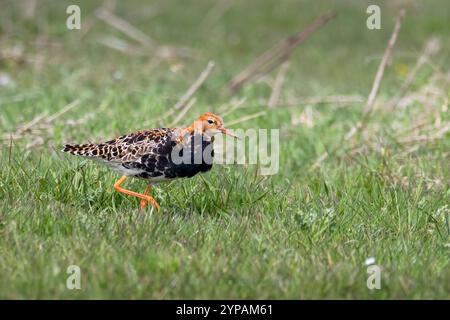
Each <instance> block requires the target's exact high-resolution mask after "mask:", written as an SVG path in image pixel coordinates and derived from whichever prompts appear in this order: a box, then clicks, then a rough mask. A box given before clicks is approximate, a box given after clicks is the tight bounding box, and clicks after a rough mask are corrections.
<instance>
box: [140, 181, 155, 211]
mask: <svg viewBox="0 0 450 320" xmlns="http://www.w3.org/2000/svg"><path fill="white" fill-rule="evenodd" d="M150 189H151V187H150V185H148V186H147V188H145V191H144V195H148V194H149V192H150ZM152 199H153V201H151V203H152V205H153V206H155V207H156V209H158V210H159V205H158V202H156V200H155V198H153V197H152ZM148 202H149V201H147V200H141V210H143V209H144V208H145V206H146V205H147V203H148Z"/></svg>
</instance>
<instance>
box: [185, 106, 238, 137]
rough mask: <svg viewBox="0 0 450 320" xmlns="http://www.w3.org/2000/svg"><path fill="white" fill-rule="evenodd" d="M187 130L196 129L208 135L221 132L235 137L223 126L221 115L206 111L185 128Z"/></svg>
mask: <svg viewBox="0 0 450 320" xmlns="http://www.w3.org/2000/svg"><path fill="white" fill-rule="evenodd" d="M186 129H187V130H188V131H189V132H191V133H192V132H193V131H197V132H202V133H207V134H208V135H214V134H217V133H223V134H226V135H229V136H231V137H234V138H237V136H235V135H234V134H232V133H231V132H230V131H229V130H228V129H226V128H225V127H224V126H223V119H222V117H220V116H218V115H215V114H214V113H211V112H206V113H204V114H202V115H201V116H200V117H198V118H197V120H195V121H194V123H193V124H192V125H191V126H189V127H187V128H186Z"/></svg>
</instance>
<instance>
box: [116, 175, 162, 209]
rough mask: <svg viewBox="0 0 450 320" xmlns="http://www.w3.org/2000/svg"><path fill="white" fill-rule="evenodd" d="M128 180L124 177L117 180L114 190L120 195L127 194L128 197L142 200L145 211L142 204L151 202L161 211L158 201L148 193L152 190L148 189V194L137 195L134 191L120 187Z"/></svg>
mask: <svg viewBox="0 0 450 320" xmlns="http://www.w3.org/2000/svg"><path fill="white" fill-rule="evenodd" d="M126 178H127V176H122V177H121V178H120V179H119V180H117V182H116V183H114V189H116V191H118V192H120V193H123V194H126V195H129V196H133V197H136V198H139V199H141V209H143V206H142V202H145V204H147V203H148V202H150V203H151V204H152V205H153V206H155V207H156V209H158V210H159V205H158V203H157V202H156V200H155V199H153V197H152V196H149V195H148V191H150V189H148V191H147V190H146V194H140V193H137V192H134V191H130V190H127V189H124V188H122V187H120V186H121V185H122V183H123V182H124V181H125V179H126ZM148 188H149V187H148ZM144 207H145V205H144Z"/></svg>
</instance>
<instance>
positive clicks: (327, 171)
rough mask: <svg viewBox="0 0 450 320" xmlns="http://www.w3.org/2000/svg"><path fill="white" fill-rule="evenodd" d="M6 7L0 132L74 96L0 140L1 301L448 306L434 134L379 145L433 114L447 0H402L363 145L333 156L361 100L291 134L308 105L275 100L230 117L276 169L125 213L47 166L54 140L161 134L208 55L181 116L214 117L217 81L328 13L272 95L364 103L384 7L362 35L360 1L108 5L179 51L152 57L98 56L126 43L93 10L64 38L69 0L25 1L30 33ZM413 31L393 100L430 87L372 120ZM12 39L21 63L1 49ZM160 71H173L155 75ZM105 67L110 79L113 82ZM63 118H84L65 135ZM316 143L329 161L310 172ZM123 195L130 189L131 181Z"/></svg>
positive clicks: (104, 184)
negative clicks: (424, 54) (27, 131)
mask: <svg viewBox="0 0 450 320" xmlns="http://www.w3.org/2000/svg"><path fill="white" fill-rule="evenodd" d="M10 2H11V5H9V6H7V7H6V6H5V8H4V10H3V9H2V13H1V14H0V27H1V29H0V36H1V41H0V50H1V51H2V53H3V54H2V57H3V58H1V59H0V70H1V72H2V73H3V74H7V75H9V77H10V78H11V79H12V81H13V82H14V84H11V85H6V86H1V87H0V127H1V129H0V134H4V133H6V132H10V131H13V130H14V129H15V128H16V127H17V126H19V125H21V124H23V123H26V122H29V121H30V120H32V119H33V118H34V117H36V116H37V115H39V114H41V113H43V112H48V113H49V114H52V113H54V112H57V111H58V110H60V109H61V108H62V107H63V106H64V105H66V104H68V103H70V102H71V101H74V100H75V99H79V100H80V105H79V106H78V107H76V108H75V109H73V110H72V111H70V112H69V113H67V114H65V115H63V116H61V117H60V118H57V119H56V121H55V122H54V124H53V126H52V128H51V130H50V131H45V130H44V131H42V134H41V135H42V137H43V141H42V144H41V145H37V146H35V147H33V148H26V146H27V144H29V143H30V142H32V141H33V136H30V135H27V136H25V138H23V139H17V140H14V141H13V142H12V143H10V141H4V143H3V145H2V146H1V155H0V161H1V164H2V165H1V169H0V239H1V240H0V273H1V277H0V297H2V298H10V299H17V298H37V299H40V298H50V299H56V298H68V299H80V298H126V299H128V298H153V299H165V298H214V299H217V298H257V299H260V298H276V299H278V298H292V299H311V298H340V299H349V298H357V299H372V298H374V299H395V298H426V299H429V298H443V299H448V298H450V268H449V261H450V201H449V199H450V188H449V184H450V166H449V159H450V156H449V155H450V153H449V150H450V135H449V134H448V132H447V133H446V134H445V135H443V136H442V137H440V138H439V139H436V140H430V141H428V142H421V143H418V142H417V143H415V144H413V146H415V147H416V148H415V149H412V150H409V149H410V147H411V145H407V146H405V145H402V144H401V143H399V139H400V138H401V137H400V136H399V135H398V132H400V131H401V130H407V129H408V128H410V127H412V126H414V125H416V124H417V121H419V120H424V121H426V122H427V123H431V124H432V125H433V126H437V125H438V124H439V123H441V124H442V123H445V122H449V120H450V116H449V113H448V99H449V87H448V83H445V82H444V81H443V80H442V78H439V79H441V80H439V79H438V80H432V79H433V76H435V75H436V74H438V75H439V74H440V75H441V76H442V74H445V73H447V74H448V70H449V60H448V57H449V43H450V41H449V40H450V32H449V28H448V21H449V18H450V17H449V12H448V10H444V9H445V8H447V7H448V4H447V2H446V1H432V2H431V1H430V2H429V1H427V2H425V1H421V2H417V5H416V6H415V7H411V8H409V11H408V12H407V16H406V19H405V22H404V24H403V26H402V29H401V31H400V35H399V39H398V43H397V45H396V48H395V55H394V57H393V59H392V61H391V64H390V65H389V66H388V69H387V70H386V73H385V77H384V79H383V83H382V86H381V90H380V93H379V96H378V100H377V108H376V111H375V112H374V113H373V115H372V117H371V119H370V121H369V124H368V127H367V130H366V131H365V134H364V137H365V138H366V139H368V140H370V141H378V142H379V143H380V145H382V146H383V148H382V149H378V150H377V149H369V150H368V151H367V152H363V153H357V154H352V153H351V152H349V150H348V148H349V147H350V142H348V141H347V142H346V141H345V140H344V136H345V134H346V133H347V132H348V131H349V130H350V128H351V127H352V126H353V125H354V124H355V123H356V122H357V121H358V120H359V119H360V117H361V113H362V111H361V110H362V108H363V105H362V104H359V103H355V104H352V105H349V106H345V107H340V106H337V105H334V104H329V105H313V106H312V107H311V106H310V108H312V109H311V110H312V115H313V123H314V125H313V126H312V127H308V126H306V125H302V124H300V125H292V124H291V119H293V118H298V117H299V116H300V114H301V113H302V112H303V111H304V110H305V108H308V107H305V106H298V107H290V108H288V107H284V106H280V107H278V108H275V109H270V110H267V114H266V115H265V116H263V117H259V118H256V119H254V120H251V121H247V122H243V123H242V124H241V125H242V127H243V128H279V129H280V171H279V172H278V174H276V175H273V176H265V177H262V176H258V175H257V174H256V173H257V167H255V166H238V165H230V166H219V165H216V166H214V167H213V170H212V171H211V172H209V173H207V174H205V175H203V176H196V177H194V178H193V179H190V180H183V181H176V182H173V183H169V184H161V185H159V186H157V187H156V188H155V189H154V193H155V197H156V199H157V200H158V201H159V203H160V204H161V207H162V210H161V211H160V212H159V213H153V214H150V212H148V213H146V214H141V213H139V212H138V210H137V207H138V202H137V200H135V199H132V198H127V197H124V196H122V195H121V194H118V193H116V192H115V191H114V190H113V188H112V185H113V183H114V181H115V180H116V179H117V178H118V175H117V174H116V173H114V172H112V171H110V170H108V169H107V168H104V167H101V166H99V165H98V164H96V163H93V162H89V161H86V160H83V159H79V158H75V157H71V156H68V155H65V154H62V153H61V152H60V151H59V149H60V146H61V144H63V143H64V142H68V141H70V142H85V141H102V140H104V139H109V138H113V137H115V136H117V135H120V134H123V133H127V132H131V131H133V130H138V129H143V128H146V127H153V126H160V125H164V124H167V123H156V119H157V118H158V116H159V115H160V114H162V113H163V112H165V111H166V110H167V109H168V108H170V107H171V106H172V105H173V104H174V103H175V102H176V101H177V100H178V98H179V97H180V96H181V95H182V94H183V93H184V92H185V91H186V89H187V88H188V87H189V85H190V83H192V81H193V80H194V79H195V78H196V77H197V75H198V74H199V73H200V72H201V70H202V69H203V68H204V67H205V65H206V63H207V61H208V60H211V59H212V60H214V61H215V62H216V68H215V70H214V72H213V74H212V75H211V76H210V77H209V78H208V80H207V81H206V83H205V85H204V86H203V87H202V88H201V89H200V90H199V91H198V92H197V94H196V98H197V102H196V104H195V106H194V107H193V108H192V111H191V112H190V113H189V114H188V115H187V116H186V118H185V120H184V122H185V123H189V122H191V121H192V120H193V119H194V118H195V117H196V116H197V115H198V114H200V113H202V112H205V111H215V112H218V110H219V108H220V106H221V105H222V104H224V103H228V102H229V100H230V97H229V95H228V94H227V91H226V86H227V81H229V80H230V78H231V77H232V76H233V75H235V74H236V73H237V72H239V71H240V70H241V69H242V68H243V67H245V66H246V65H247V64H248V63H250V62H251V61H252V59H254V58H255V57H256V56H257V55H258V54H259V53H260V52H262V51H263V50H265V49H267V48H269V47H270V46H271V45H272V44H274V43H276V42H277V41H279V39H280V38H283V37H285V36H287V35H291V34H293V33H295V32H297V31H298V30H301V29H302V28H303V27H305V26H306V25H307V24H308V23H309V22H310V21H311V20H312V19H314V17H316V16H318V15H319V14H321V13H323V12H326V11H331V10H336V11H337V12H338V17H337V18H336V20H335V21H332V22H330V23H329V25H327V26H325V27H324V28H322V29H321V30H319V31H318V32H317V33H316V34H314V35H313V36H312V37H311V38H310V39H308V40H307V41H306V42H305V43H304V44H302V45H301V46H300V47H299V48H298V49H297V51H296V52H295V54H294V55H293V57H292V59H291V63H290V68H289V72H288V75H287V79H286V82H285V86H284V90H283V95H284V96H285V97H298V96H326V95H338V94H359V95H362V96H367V94H368V92H369V91H370V87H371V84H372V81H373V77H374V74H375V72H376V68H377V66H378V63H379V60H380V57H381V55H382V53H383V51H384V48H385V46H386V43H387V41H388V39H389V36H390V33H391V31H392V28H393V25H394V19H395V15H396V13H397V11H398V7H397V6H396V5H395V4H396V3H397V2H395V1H389V2H380V5H381V7H382V30H379V31H369V30H367V29H366V27H365V19H366V17H367V15H366V13H365V9H366V7H367V4H366V3H363V2H359V1H339V2H333V1H314V2H313V1H300V2H299V1H282V4H280V5H279V4H277V2H275V1H274V2H269V1H256V0H252V1H246V2H243V1H242V2H241V1H234V2H233V5H232V7H231V8H230V9H229V10H228V11H226V12H225V13H224V14H223V16H221V17H220V18H218V19H217V20H216V19H214V15H213V14H212V13H211V11H210V10H211V8H212V7H213V4H212V3H211V2H210V1H195V2H189V3H188V2H186V1H167V2H166V1H153V2H151V3H150V4H146V5H141V6H139V5H138V4H140V2H138V1H134V2H133V3H128V2H127V4H125V3H119V4H118V7H117V8H116V11H115V12H116V13H117V14H118V15H119V16H121V17H123V18H124V19H126V20H127V21H129V22H130V23H132V24H133V25H135V26H136V27H138V28H139V29H141V30H143V31H144V32H146V33H147V34H149V35H150V36H151V37H153V38H154V40H155V41H157V42H158V43H163V44H170V45H174V46H179V47H187V48H189V51H190V54H191V56H190V57H189V58H186V59H180V60H174V61H170V62H167V61H160V60H158V59H157V58H155V56H154V55H153V54H152V53H148V54H146V55H144V56H134V55H127V54H124V53H121V52H117V51H114V50H111V49H108V48H106V47H105V46H103V45H102V44H100V43H99V42H98V40H99V39H102V38H104V37H105V36H111V35H114V36H117V37H120V38H121V39H123V40H126V41H129V42H130V43H133V41H132V40H130V39H129V38H127V37H126V36H124V35H122V34H120V33H119V32H118V31H117V30H114V29H113V28H111V27H110V26H108V25H106V24H105V23H103V22H101V21H98V20H95V19H93V18H92V17H93V11H94V10H95V9H96V8H97V7H98V6H100V4H101V2H94V1H89V2H87V1H86V2H81V3H80V6H81V10H82V30H83V27H86V25H87V21H88V20H89V19H93V20H92V21H96V22H95V24H93V25H92V29H90V31H89V32H87V33H86V34H84V35H81V34H80V32H79V31H69V30H67V29H66V28H65V18H66V14H65V8H66V6H67V5H68V4H72V2H67V1H58V2H56V1H54V2H50V1H44V2H43V3H41V4H40V6H39V7H38V9H37V12H36V16H35V19H33V20H29V21H25V20H24V19H23V18H22V7H21V6H20V5H19V4H18V3H17V2H15V1H10ZM208 12H209V14H208ZM213 12H214V11H213ZM152 14H153V15H152ZM150 16H152V17H151V18H150ZM84 23H86V24H84ZM432 35H434V36H438V37H440V39H441V44H442V48H441V50H440V51H439V52H438V53H437V54H436V55H435V56H433V57H432V64H426V65H425V66H424V67H423V68H422V69H421V70H420V72H419V73H418V75H417V77H416V79H415V81H414V83H413V85H412V88H411V91H413V92H422V91H420V90H421V89H423V88H424V86H426V85H430V86H432V90H430V91H429V93H428V95H427V96H426V97H427V98H426V99H425V100H424V101H422V102H421V101H414V102H413V103H412V104H410V105H409V106H408V107H406V108H397V109H396V110H394V111H389V110H385V109H384V108H383V106H384V102H386V101H388V100H389V98H390V97H392V96H393V95H394V94H395V93H396V92H397V91H398V89H399V87H400V85H401V83H402V82H403V81H404V79H405V74H404V73H402V72H401V70H402V68H405V67H406V68H408V69H411V68H412V67H413V65H414V63H415V61H416V59H417V57H418V55H419V54H420V52H421V49H422V46H423V44H424V42H425V41H426V40H427V39H428V38H429V37H430V36H432ZM18 46H21V47H22V49H23V53H22V55H21V57H22V58H23V60H24V61H22V62H20V61H17V59H14V58H11V56H10V55H9V56H5V54H4V53H5V52H10V51H11V50H12V48H14V47H16V48H18ZM19 60H20V59H19ZM174 64H181V65H182V66H183V68H182V69H181V71H178V72H173V71H171V69H170V68H171V65H172V67H173V65H174ZM117 71H119V72H121V73H122V75H123V77H122V79H121V80H114V77H113V75H114V73H116V72H117ZM270 76H271V77H272V78H273V76H274V74H271V75H270ZM436 91H438V92H444V95H443V96H442V95H435V94H433V92H436ZM269 95H270V87H268V86H267V84H265V83H264V82H262V83H254V84H251V85H249V86H247V87H245V88H244V90H243V91H242V92H240V93H239V94H238V96H239V97H246V102H245V104H244V106H243V108H240V109H238V110H236V111H235V112H233V113H231V114H230V115H228V116H226V117H225V122H227V121H228V122H230V121H232V120H234V119H238V118H240V117H242V116H244V115H248V114H252V113H255V112H258V111H261V110H266V107H265V105H264V101H267V99H268V96H269ZM68 119H71V120H74V121H77V120H80V119H81V120H84V121H82V122H80V123H79V124H76V125H68V124H67V123H66V121H67V120H68ZM236 127H237V126H236ZM359 139H360V143H363V144H365V142H364V141H366V140H362V139H363V138H361V137H360V138H359ZM327 150H328V151H332V150H336V152H335V153H334V154H331V155H330V156H329V157H328V158H327V159H325V160H324V161H323V162H322V163H321V164H320V165H319V166H318V167H315V168H313V164H314V163H315V162H316V160H317V158H318V157H320V155H321V154H323V152H325V151H327ZM127 186H129V187H130V188H131V189H133V190H142V189H143V188H144V186H145V184H144V182H143V181H137V180H136V181H130V182H127ZM368 257H375V259H376V263H377V264H378V265H379V266H380V267H381V270H382V271H381V272H382V273H381V277H382V278H381V286H382V287H381V289H380V290H369V289H368V288H367V287H366V280H367V276H368V275H367V273H366V266H365V265H364V261H365V260H366V258H368ZM72 264H75V265H78V266H80V268H81V274H82V280H81V286H82V289H81V290H68V289H67V288H66V279H67V277H68V274H67V273H66V269H67V267H68V266H69V265H72Z"/></svg>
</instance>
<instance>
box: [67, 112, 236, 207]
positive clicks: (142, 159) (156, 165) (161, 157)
mask: <svg viewBox="0 0 450 320" xmlns="http://www.w3.org/2000/svg"><path fill="white" fill-rule="evenodd" d="M219 133H222V134H226V135H229V136H232V137H234V138H236V136H235V135H233V134H232V133H231V132H230V131H229V130H228V129H225V127H224V126H223V120H222V118H221V117H219V116H217V115H215V114H213V113H210V112H207V113H204V114H202V115H201V116H200V117H199V118H198V119H197V120H196V121H195V122H194V123H193V124H191V125H190V126H187V127H184V128H158V129H149V130H143V131H138V132H133V133H130V134H127V135H123V136H120V137H118V138H116V139H113V140H110V141H106V142H104V143H100V144H66V145H64V149H63V150H62V151H63V152H68V153H71V154H74V155H77V156H82V157H86V158H89V159H94V160H99V161H100V162H102V163H104V164H106V165H108V166H109V167H111V168H113V169H115V170H117V171H119V172H121V173H122V174H123V176H122V177H121V178H120V179H119V180H117V182H116V183H115V184H114V189H116V190H117V191H118V192H121V193H124V194H126V195H130V196H133V197H137V198H139V199H141V202H140V207H141V209H144V208H145V206H146V205H147V203H150V204H151V205H152V206H154V207H156V209H159V205H158V203H157V202H156V200H155V199H154V198H153V197H152V196H151V195H149V192H150V188H151V185H152V184H154V183H157V182H162V181H170V180H173V179H177V178H188V177H192V176H194V175H196V174H197V173H199V172H206V171H209V170H211V168H212V158H213V157H214V150H213V148H212V147H213V142H214V135H216V134H219ZM205 151H209V153H208V152H206V157H205ZM208 155H209V156H208ZM127 177H137V178H143V179H148V180H149V184H148V186H147V188H146V189H145V192H144V193H143V194H141V193H138V192H134V191H131V190H127V189H124V188H122V187H121V185H122V184H123V182H124V181H125V179H126V178H127Z"/></svg>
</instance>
